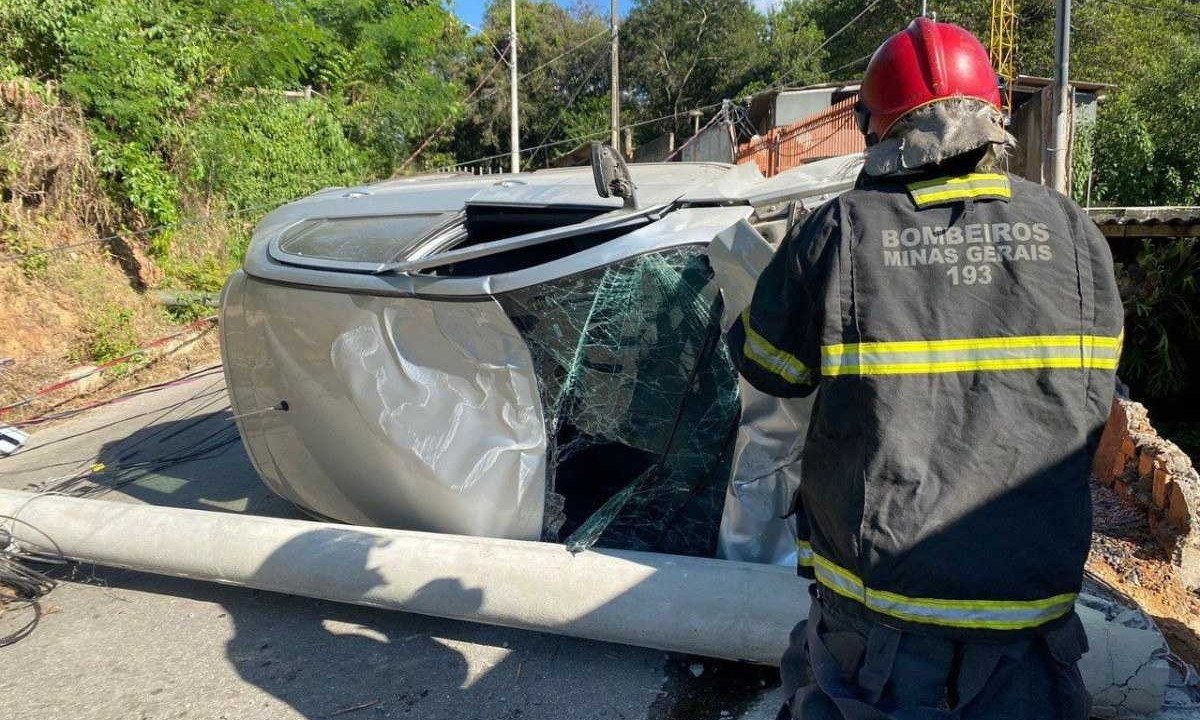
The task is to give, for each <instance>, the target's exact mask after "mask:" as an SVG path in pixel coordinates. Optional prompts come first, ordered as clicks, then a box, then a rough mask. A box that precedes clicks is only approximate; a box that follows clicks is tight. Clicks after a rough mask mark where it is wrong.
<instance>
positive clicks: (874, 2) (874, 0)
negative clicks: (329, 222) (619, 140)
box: [434, 0, 880, 172]
mask: <svg viewBox="0 0 1200 720" xmlns="http://www.w3.org/2000/svg"><path fill="white" fill-rule="evenodd" d="M879 2H880V0H870V2H868V3H867V4H866V5H865V6H864V7H863V9H862V10H860V11H859V12H858V14H856V15H855V16H854V17H852V18H850V19H849V20H848V21H846V23H845V24H844V25H842V26H841V27H840V28H838V29H837V30H835V31H834V32H833V33H832V34H830V35H829V36H828V37H826V38H825V40H824V41H823V42H822V43H821V44H820V45H818V46H817V47H816V48H814V49H813V50H812V51H810V52H809V53H808V54H807V55H805V56H804V57H803V58H801V60H800V62H801V63H804V62H807V61H808V60H810V59H812V58H813V57H815V56H816V54H817V53H819V52H821V51H822V50H824V49H825V47H827V46H828V45H829V43H830V42H832V41H833V40H834V39H835V38H837V37H838V36H839V35H841V34H842V33H844V32H846V31H847V30H849V29H850V28H851V27H853V26H854V24H855V23H857V22H858V21H859V20H861V19H862V18H863V17H865V16H866V15H867V13H869V12H871V11H872V10H874V9H875V8H876V6H878V5H879ZM586 42H588V41H585V42H584V43H580V47H582V45H583V44H586ZM869 58H870V56H869V55H868V56H865V58H858V59H857V60H854V61H852V62H851V63H849V65H848V66H853V65H854V64H856V63H859V62H862V61H863V60H864V59H869ZM844 67H846V66H843V68H838V70H841V69H844ZM531 72H532V71H531ZM788 80H789V77H788V76H786V75H785V76H784V77H782V78H780V79H779V80H778V81H777V82H776V83H775V84H774V85H772V86H770V87H768V88H765V89H764V90H760V91H759V92H770V91H773V90H782V89H783V88H785V87H787V82H788ZM723 102H724V101H717V102H714V103H709V104H707V105H701V106H699V107H694V108H689V109H688V110H681V111H679V112H674V113H669V114H667V115H662V116H660V117H656V118H651V119H649V120H640V121H638V122H634V123H629V124H626V125H622V127H625V128H636V127H642V126H643V125H651V124H653V123H658V122H663V121H664V120H671V119H673V118H677V117H682V116H685V115H688V114H689V113H692V112H706V111H708V110H712V109H714V108H718V107H720V106H721V105H722V104H723ZM608 132H609V131H608V130H601V131H598V132H593V133H588V134H587V135H580V136H577V137H572V138H565V139H563V140H556V141H554V142H549V143H542V144H540V145H535V146H533V147H527V148H522V149H521V153H522V154H524V153H530V152H536V151H537V150H544V149H546V148H551V147H556V146H558V145H565V144H567V143H571V142H575V143H578V142H582V141H584V140H591V139H593V138H596V137H599V136H601V135H605V134H607V133H608ZM506 156H508V153H498V154H496V155H488V156H485V157H478V158H473V159H471V160H464V161H462V162H456V163H454V164H452V165H445V166H442V167H439V168H435V169H434V172H437V171H439V170H449V169H453V168H456V167H468V166H471V165H476V164H479V163H483V162H488V161H490V160H496V159H497V158H502V157H506Z"/></svg>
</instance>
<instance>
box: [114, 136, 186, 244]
mask: <svg viewBox="0 0 1200 720" xmlns="http://www.w3.org/2000/svg"><path fill="white" fill-rule="evenodd" d="M96 164H97V166H98V167H99V168H100V170H101V171H102V172H103V173H105V174H106V176H107V177H108V178H109V181H110V182H111V183H112V184H113V186H114V187H115V189H116V190H117V191H118V193H119V195H120V196H122V197H124V198H125V199H126V200H127V201H128V202H129V204H130V205H131V206H133V208H134V209H135V210H137V211H138V212H140V213H141V214H142V215H143V216H144V217H145V218H146V219H148V220H149V221H150V222H151V223H152V224H154V225H165V224H169V223H173V222H175V221H176V220H178V219H179V205H178V203H179V183H178V181H177V180H176V179H175V176H174V175H172V174H171V173H170V172H168V171H167V169H166V167H164V165H163V161H162V158H160V157H159V156H158V155H157V154H155V153H152V152H150V151H148V150H147V149H146V148H145V147H143V146H142V145H141V144H139V143H121V142H114V141H111V140H98V141H96Z"/></svg>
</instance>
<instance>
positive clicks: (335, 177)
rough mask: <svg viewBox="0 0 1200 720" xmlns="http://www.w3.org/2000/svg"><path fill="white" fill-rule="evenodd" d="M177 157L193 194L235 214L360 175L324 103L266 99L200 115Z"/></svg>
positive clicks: (359, 163) (219, 105)
mask: <svg viewBox="0 0 1200 720" xmlns="http://www.w3.org/2000/svg"><path fill="white" fill-rule="evenodd" d="M183 155H184V165H185V166H186V167H187V177H188V179H189V182H190V183H191V184H192V186H193V189H194V190H196V191H198V192H202V193H206V194H215V195H219V196H222V197H224V198H225V200H226V201H227V202H228V203H229V204H230V205H232V206H233V207H234V208H238V209H244V208H249V207H258V206H263V205H276V204H280V203H282V202H284V201H287V200H291V199H293V198H296V197H300V196H302V195H305V194H308V193H311V192H312V191H314V190H317V189H319V188H321V187H325V186H329V185H342V184H347V183H352V182H358V181H361V180H363V174H364V172H365V171H364V162H363V156H362V153H361V152H360V151H359V150H357V149H356V148H355V147H354V145H352V144H351V143H350V142H349V141H348V140H347V139H346V136H345V135H344V133H343V131H342V126H341V124H340V123H339V122H338V119H337V117H336V116H335V115H334V113H333V111H332V110H331V109H330V107H329V105H328V103H326V102H325V101H323V100H319V99H315V100H312V101H306V102H294V103H293V102H287V101H286V100H284V99H283V98H282V97H281V96H278V95H273V94H270V95H269V94H265V93H261V94H254V95H247V96H245V97H242V98H238V99H233V100H226V101H218V102H215V103H213V104H211V105H209V106H208V107H207V108H205V109H204V111H203V112H202V113H201V114H200V116H199V117H198V118H197V119H196V120H195V122H193V123H191V124H190V125H189V126H188V127H187V128H185V130H184V150H183Z"/></svg>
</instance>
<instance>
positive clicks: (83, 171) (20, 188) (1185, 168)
mask: <svg viewBox="0 0 1200 720" xmlns="http://www.w3.org/2000/svg"><path fill="white" fill-rule="evenodd" d="M1054 5H1055V4H1054V2H1053V1H1052V0H1023V1H1022V2H1020V3H1018V12H1019V17H1018V20H1017V29H1018V36H1019V39H1018V48H1017V65H1018V68H1019V70H1020V71H1021V72H1023V73H1026V74H1033V75H1047V76H1048V75H1050V74H1052V68H1053V30H1054V10H1055V7H1054ZM914 7H915V5H913V4H911V3H887V2H868V1H867V0H783V2H780V3H777V4H776V5H775V6H774V8H773V10H772V11H771V12H770V13H768V14H765V15H764V14H763V13H761V12H759V11H758V10H756V9H755V7H754V5H752V4H751V2H750V1H749V0H635V2H634V4H633V6H632V8H631V10H630V12H629V14H628V16H627V17H626V18H624V24H623V28H624V29H623V32H622V44H621V52H622V57H621V66H622V70H623V73H622V108H623V110H622V119H623V121H624V123H626V124H628V125H632V126H633V127H634V128H635V140H636V141H638V142H644V141H646V140H649V139H651V138H653V137H656V136H658V135H660V134H661V133H664V132H667V131H674V132H675V133H676V135H677V137H678V138H680V139H682V138H685V137H686V136H687V134H689V132H690V127H691V119H690V118H689V117H688V116H687V115H686V112H687V111H688V110H691V109H693V108H697V107H708V108H712V107H714V106H715V105H716V104H718V103H720V101H722V100H725V99H733V100H744V99H745V98H746V97H747V96H748V95H750V94H752V93H754V92H756V91H759V90H762V89H764V88H768V87H774V86H778V85H780V84H789V85H803V84H808V83H815V82H825V81H833V80H853V79H855V78H856V77H858V76H859V75H860V73H861V71H862V68H863V67H864V66H865V64H866V58H867V57H868V56H869V54H870V53H871V51H872V50H873V49H874V48H875V47H876V46H877V45H878V44H879V43H880V42H881V41H882V40H883V39H884V38H885V37H887V36H888V35H889V34H890V33H892V32H895V31H896V30H897V29H899V28H901V27H903V26H904V25H905V24H907V22H908V21H909V20H910V19H911V17H910V13H911V12H912V8H914ZM1196 8H1197V6H1196V4H1195V3H1194V2H1192V1H1191V0H1142V2H1141V3H1140V4H1138V5H1136V6H1130V5H1127V4H1123V3H1117V2H1111V1H1110V0H1086V1H1085V2H1080V3H1077V4H1076V7H1075V15H1074V18H1073V27H1074V37H1073V42H1072V67H1073V71H1074V74H1075V75H1076V76H1078V77H1081V78H1085V79H1087V80H1092V81H1099V82H1108V83H1114V84H1115V85H1116V86H1117V87H1116V88H1115V89H1114V90H1113V91H1112V92H1111V93H1110V98H1109V99H1108V100H1107V101H1106V103H1105V104H1104V105H1103V106H1102V110H1101V113H1100V116H1099V120H1098V122H1097V123H1096V124H1095V125H1094V127H1092V128H1090V129H1089V130H1088V132H1086V133H1085V134H1082V135H1081V136H1080V137H1079V138H1078V139H1077V145H1076V147H1077V152H1076V158H1075V160H1076V162H1075V165H1074V167H1073V172H1072V175H1073V178H1072V180H1073V183H1072V184H1073V187H1074V189H1075V192H1076V195H1077V196H1079V197H1082V196H1083V194H1084V192H1085V188H1088V187H1089V186H1090V188H1091V201H1092V202H1093V204H1107V205H1132V204H1180V205H1184V204H1200V142H1197V140H1196V139H1197V138H1198V137H1200V88H1197V86H1196V84H1195V81H1194V78H1195V77H1197V76H1200V11H1198V10H1197V9H1196ZM937 10H938V13H939V17H940V18H941V19H943V20H948V21H952V22H957V23H960V24H962V25H965V26H966V27H968V28H969V29H971V30H973V31H974V32H975V33H976V34H978V35H980V37H983V38H986V34H987V31H988V26H989V11H990V6H989V4H988V3H982V2H978V0H945V1H944V2H940V3H938V6H937ZM518 24H519V37H520V43H521V45H520V71H521V74H522V78H521V81H520V92H521V107H522V115H521V123H520V128H519V134H520V138H521V143H522V146H523V147H526V148H534V147H539V146H545V147H540V149H538V150H536V151H534V152H533V153H532V154H526V155H525V157H524V158H523V162H524V164H525V166H526V167H540V166H544V165H546V164H548V163H551V162H553V161H555V160H556V159H558V158H559V157H560V156H561V155H563V154H564V153H567V152H570V151H571V150H573V149H574V148H575V147H576V146H577V145H578V144H579V143H580V142H581V141H582V140H585V139H591V138H595V137H606V136H607V125H608V106H609V77H608V72H609V70H608V37H607V24H608V23H607V18H605V17H603V16H601V15H599V14H598V13H597V12H596V11H595V10H593V9H591V7H590V6H587V5H574V6H571V5H570V4H569V3H566V2H561V3H559V2H554V1H552V0H519V2H518ZM507 26H508V3H507V2H505V1H503V0H493V1H492V2H491V4H490V5H489V7H488V8H487V9H486V12H485V17H484V22H483V27H481V28H477V29H476V28H468V27H467V26H465V25H464V24H463V23H461V22H460V21H458V20H457V19H456V18H455V17H454V15H453V14H452V13H451V11H450V9H449V6H448V5H447V4H445V3H443V2H442V1H441V0H403V1H402V2H392V1H390V0H293V1H291V2H276V1H275V0H5V2H2V3H0V121H2V122H0V200H2V201H3V202H0V253H4V254H8V253H16V254H23V253H28V252H31V251H34V250H38V249H41V248H50V247H54V246H55V245H59V244H63V242H62V241H60V240H57V239H56V238H55V237H54V236H51V234H50V233H43V232H40V231H39V227H40V226H39V225H38V224H37V223H38V222H40V221H42V220H46V219H50V220H53V222H54V223H55V225H54V226H55V227H61V226H62V223H64V222H65V223H67V224H68V225H71V224H72V223H73V224H74V225H73V226H74V227H75V228H76V229H77V230H78V233H76V234H77V235H88V234H90V235H97V234H99V235H104V234H109V233H115V232H126V231H138V232H139V233H140V234H139V235H138V237H139V238H142V242H144V248H143V249H144V250H145V251H146V252H147V253H148V255H149V256H150V257H151V258H153V260H154V262H155V264H156V265H157V269H158V270H159V271H161V276H162V279H161V284H163V285H165V286H168V287H176V288H180V289H198V290H207V291H211V290H215V289H217V288H219V287H220V285H221V283H222V282H223V279H224V277H225V276H226V275H227V274H228V272H230V271H231V270H232V269H233V268H234V267H236V265H237V263H238V262H239V261H240V259H241V257H242V254H243V253H244V250H245V244H246V241H247V239H248V236H249V228H250V227H251V226H252V224H253V221H254V220H255V219H256V218H257V217H258V216H259V215H260V214H261V213H262V212H263V211H264V210H265V209H267V208H269V207H270V206H273V205H276V204H279V203H282V202H284V201H286V200H288V199H291V198H294V197H297V196H300V195H304V194H306V193H309V192H312V191H313V190H316V189H318V188H320V187H323V186H330V185H343V184H349V183H355V182H362V181H366V180H370V179H375V178H382V177H388V176H391V175H393V174H395V173H404V172H413V171H419V170H423V169H430V168H435V167H440V166H446V165H450V164H454V163H456V162H465V161H470V160H474V159H477V158H481V157H487V156H500V157H497V158H496V159H495V160H494V161H492V162H493V167H495V168H500V167H502V166H503V165H504V164H505V163H506V160H507V158H506V157H503V156H504V155H505V154H506V153H507V150H508V130H509V128H508V122H509V121H508V94H509V88H508V82H509V79H508V68H507V67H506V64H505V62H506V60H505V58H506V56H507V52H508V42H509V40H508V33H507V29H508V28H507ZM847 28H848V29H847ZM843 30H845V31H843ZM14 87H20V88H23V89H22V90H20V92H15V91H14V92H8V91H6V88H8V89H10V90H11V89H12V88H14ZM710 112H711V111H710ZM230 213H237V215H236V217H233V218H232V219H229V218H227V217H226V216H228V215H229V214H230ZM207 218H224V219H221V220H220V221H219V222H210V221H208V220H207ZM197 219H205V220H204V222H203V223H201V224H200V225H199V227H196V226H194V225H193V223H194V222H195V221H196V220H197ZM180 224H182V225H183V227H178V228H177V227H176V226H177V225H180ZM160 226H167V227H162V228H160ZM1190 247H1191V246H1190V245H1186V246H1185V245H1163V246H1161V247H1159V246H1154V247H1153V248H1146V249H1143V250H1142V251H1141V252H1140V253H1139V255H1138V259H1137V262H1133V263H1126V264H1125V265H1126V266H1125V267H1123V268H1122V273H1123V276H1124V277H1125V278H1126V291H1127V300H1128V304H1129V307H1130V313H1129V337H1130V343H1129V350H1128V351H1127V360H1126V363H1125V367H1124V368H1123V372H1124V374H1125V376H1126V377H1127V378H1128V379H1129V380H1131V381H1132V382H1134V384H1135V389H1136V390H1138V391H1140V392H1146V393H1152V394H1165V393H1171V392H1177V391H1179V390H1181V389H1185V388H1186V387H1187V386H1188V384H1189V381H1188V380H1187V377H1188V374H1189V370H1190V367H1191V366H1194V365H1195V361H1194V360H1193V361H1191V362H1189V358H1193V357H1194V353H1193V348H1194V347H1195V346H1196V342H1195V338H1196V337H1197V332H1196V330H1195V325H1196V321H1195V318H1196V317H1197V316H1198V315H1200V312H1198V311H1197V309H1196V304H1195V302H1196V299H1197V298H1196V297H1195V293H1194V290H1193V288H1194V286H1195V284H1196V282H1197V277H1196V272H1197V265H1200V263H1197V262H1195V260H1194V258H1193V256H1192V255H1191V250H1190ZM52 264H53V260H52V259H51V258H47V257H46V256H33V257H30V258H28V259H27V260H24V261H22V264H21V269H22V271H23V273H24V276H25V277H26V278H39V277H44V276H45V275H46V274H47V273H48V272H51V271H52ZM184 314H185V315H186V314H187V313H184Z"/></svg>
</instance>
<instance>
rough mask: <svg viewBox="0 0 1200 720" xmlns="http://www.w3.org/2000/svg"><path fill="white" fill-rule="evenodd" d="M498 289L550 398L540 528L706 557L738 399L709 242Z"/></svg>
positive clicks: (581, 540) (546, 533) (560, 535)
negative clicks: (503, 290) (707, 249)
mask: <svg viewBox="0 0 1200 720" xmlns="http://www.w3.org/2000/svg"><path fill="white" fill-rule="evenodd" d="M499 300H500V302H501V305H502V306H503V307H504V308H505V310H506V312H508V314H509V315H510V317H511V318H512V320H513V323H514V324H515V325H516V327H517V329H518V330H519V331H520V332H521V333H522V335H523V336H524V337H525V339H526V342H527V343H528V345H529V348H530V351H531V353H532V357H533V361H534V365H535V367H536V369H537V376H538V381H539V385H540V392H541V395H542V403H543V407H544V408H545V415H546V423H547V436H548V438H549V439H550V442H549V457H548V460H549V463H548V465H549V472H548V478H547V503H546V513H545V517H546V520H545V524H544V529H543V539H545V540H548V541H564V540H565V542H566V544H567V546H568V547H569V548H571V549H573V550H578V549H584V548H587V547H590V546H591V545H593V544H596V543H599V544H600V545H605V546H609V547H621V548H627V549H638V550H654V551H659V552H670V553H682V554H691V555H709V556H711V555H712V554H713V551H714V548H715V545H716V537H717V531H718V527H719V525H720V515H721V509H722V503H723V497H724V492H725V484H726V480H727V478H728V471H729V461H730V454H731V450H732V444H733V440H734V436H735V433H736V428H737V416H738V409H739V401H738V390H737V376H736V372H735V370H734V369H733V366H732V364H731V362H730V359H729V356H728V353H727V351H726V349H725V345H724V343H723V342H722V339H721V324H720V318H721V308H722V306H721V296H720V293H719V290H718V288H717V284H716V282H715V280H714V278H713V273H712V270H711V268H710V267H709V264H708V260H707V258H706V256H705V254H704V250H703V248H699V247H689V248H680V249H674V250H670V251H665V252H659V253H653V254H648V255H643V256H641V257H637V258H633V259H630V260H626V261H623V262H621V263H618V264H615V265H611V266H609V267H606V268H601V269H597V270H593V271H590V272H587V273H584V274H581V275H575V276H571V277H568V278H563V279H560V280H556V281H553V282H550V283H544V284H542V285H539V286H537V287H535V288H529V289H525V290H520V291H515V292H511V293H507V294H505V295H503V296H501V297H500V298H499Z"/></svg>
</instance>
